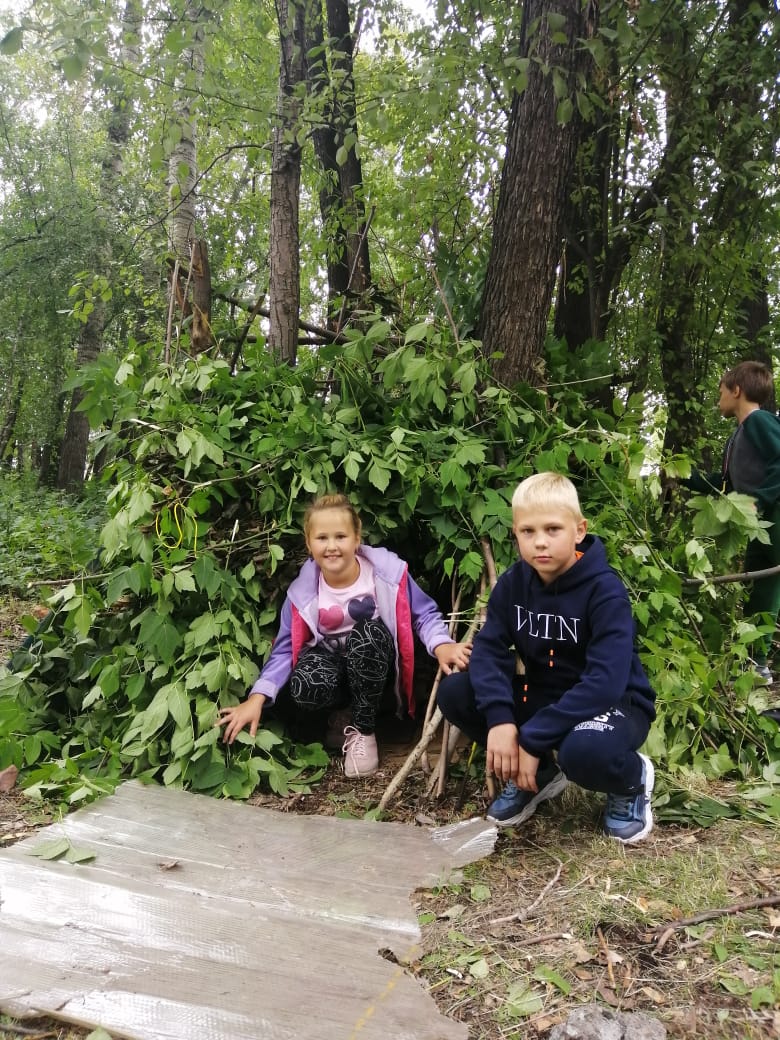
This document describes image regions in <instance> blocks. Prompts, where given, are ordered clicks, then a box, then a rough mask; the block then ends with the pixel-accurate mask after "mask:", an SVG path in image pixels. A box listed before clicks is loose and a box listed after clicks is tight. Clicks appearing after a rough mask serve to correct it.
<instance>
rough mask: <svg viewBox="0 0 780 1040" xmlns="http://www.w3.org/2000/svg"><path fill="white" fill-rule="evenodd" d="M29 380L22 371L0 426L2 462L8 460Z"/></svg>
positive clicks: (0, 457)
mask: <svg viewBox="0 0 780 1040" xmlns="http://www.w3.org/2000/svg"><path fill="white" fill-rule="evenodd" d="M26 382H27V374H26V373H25V372H22V373H21V374H20V375H19V378H18V380H17V381H16V387H15V388H14V391H13V394H12V395H11V397H10V400H9V402H8V411H7V412H6V414H5V419H4V420H3V425H2V428H0V463H3V462H5V461H6V455H7V454H8V447H9V445H10V443H11V438H12V436H13V432H14V427H15V426H16V420H17V418H18V417H19V409H20V408H21V406H22V397H23V396H24V384H25V383H26Z"/></svg>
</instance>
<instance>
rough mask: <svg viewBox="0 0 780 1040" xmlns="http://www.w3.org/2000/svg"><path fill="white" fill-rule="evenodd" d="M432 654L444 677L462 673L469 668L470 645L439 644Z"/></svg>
mask: <svg viewBox="0 0 780 1040" xmlns="http://www.w3.org/2000/svg"><path fill="white" fill-rule="evenodd" d="M433 653H434V655H435V657H436V660H437V661H438V662H439V667H440V668H441V670H442V671H443V672H444V674H445V675H450V674H451V673H452V672H454V671H458V672H463V671H465V670H466V668H468V666H469V658H470V657H471V643H439V645H438V646H437V647H436V648H435V649H434V651H433Z"/></svg>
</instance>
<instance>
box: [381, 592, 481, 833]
mask: <svg viewBox="0 0 780 1040" xmlns="http://www.w3.org/2000/svg"><path fill="white" fill-rule="evenodd" d="M484 581H485V578H484V575H483V577H482V588H481V592H484ZM481 616H482V612H481V613H480V618H481ZM480 618H474V619H473V621H472V622H471V624H470V625H469V629H468V632H467V633H466V635H465V637H464V639H463V642H464V643H467V642H468V641H469V639H471V638H472V637H473V635H474V633H475V632H476V630H477V626H478V624H479V620H480ZM440 680H441V669H440V670H439V672H438V673H437V675H436V681H435V683H434V686H435V688H436V689H438V685H439V681H440ZM432 698H433V699H434V700H435V696H434V695H433V694H432ZM442 718H443V716H442V713H441V710H440V709H439V707H438V705H437V706H436V708H435V709H434V711H433V714H432V715H431V717H430V719H429V720H428V722H427V723H426V724H425V725H424V726H423V731H422V736H421V737H420V740H419V741H418V743H417V745H416V747H415V748H414V749H413V750H412V752H411V754H410V755H409V757H408V758H407V759H406V761H405V762H404V763H403V765H402V766H401V768H400V769H399V770H398V772H397V773H396V774H395V776H394V777H393V779H392V780H391V781H390V783H389V784H388V785H387V788H386V789H385V793H384V794H383V795H382V797H381V798H380V800H379V805H378V806H377V808H378V809H379V810H380V812H381V811H382V810H383V809H385V808H386V807H387V804H388V802H389V801H390V800H391V798H392V797H393V795H394V794H395V793H396V791H397V790H398V788H399V787H400V786H401V784H402V783H403V782H404V780H405V779H406V778H407V776H408V775H409V773H411V771H412V770H413V769H414V767H415V766H416V765H417V763H418V762H419V761H420V759H421V758H422V756H423V754H424V752H425V751H426V750H427V748H428V745H429V744H430V742H431V741H432V740H433V737H434V734H435V733H436V730H437V729H438V728H439V724H440V723H441V721H442Z"/></svg>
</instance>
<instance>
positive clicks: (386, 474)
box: [368, 459, 390, 491]
mask: <svg viewBox="0 0 780 1040" xmlns="http://www.w3.org/2000/svg"><path fill="white" fill-rule="evenodd" d="M368 479H369V481H370V482H371V483H372V484H373V485H374V487H375V488H377V489H378V490H379V491H386V490H387V486H388V484H389V483H390V471H389V470H388V469H385V468H384V467H383V466H382V465H380V463H379V462H378V461H377V460H376V459H375V460H374V463H373V465H372V466H371V468H370V469H369V471H368Z"/></svg>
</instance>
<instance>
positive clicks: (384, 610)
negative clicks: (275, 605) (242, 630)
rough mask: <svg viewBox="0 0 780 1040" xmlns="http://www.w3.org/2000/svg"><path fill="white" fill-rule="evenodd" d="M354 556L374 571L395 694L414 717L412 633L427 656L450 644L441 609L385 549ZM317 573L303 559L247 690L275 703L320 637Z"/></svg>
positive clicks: (366, 550) (401, 706) (401, 562)
mask: <svg viewBox="0 0 780 1040" xmlns="http://www.w3.org/2000/svg"><path fill="white" fill-rule="evenodd" d="M358 555H359V556H364V557H365V558H366V559H367V560H368V561H369V563H370V564H371V565H372V566H373V568H374V584H375V587H376V604H377V613H378V615H379V617H380V618H381V619H382V620H383V621H384V623H385V624H386V625H387V627H388V629H389V631H390V634H391V636H392V637H393V643H394V644H395V655H396V656H395V694H396V701H397V703H398V713H399V715H403V714H404V711H408V713H409V714H410V715H411V716H412V717H413V716H414V708H415V704H414V689H413V678H414V635H415V633H416V634H417V636H418V638H419V639H420V642H421V643H422V644H423V646H424V647H425V649H426V650H427V651H428V653H429V654H431V656H433V651H434V650H435V648H436V647H437V646H440V645H441V644H442V643H454V642H455V640H454V639H453V638H452V636H451V635H450V634H449V632H448V631H447V626H446V625H445V624H444V619H443V618H442V616H441V611H440V610H439V608H438V607H437V605H436V603H435V602H434V601H433V600H432V599H431V598H430V596H427V595H426V594H425V593H424V592H423V590H422V589H421V588H420V586H419V585H418V584H417V582H416V581H415V580H414V578H413V577H412V576H411V575H410V574H409V567H408V565H407V564H406V562H405V561H404V560H402V559H401V558H400V556H396V554H395V553H394V552H391V551H390V550H389V549H382V548H377V547H371V546H368V545H361V546H360V548H359V549H358ZM319 579H320V569H319V567H318V566H317V564H316V563H315V562H314V560H307V561H306V563H304V565H303V567H301V569H300V571H299V573H298V576H297V578H295V580H294V581H293V582H292V583H291V585H290V587H289V589H288V590H287V596H286V597H285V601H284V605H283V607H282V614H281V619H280V624H279V632H278V634H277V636H276V639H275V640H274V645H273V647H272V649H271V654H270V656H269V658H268V660H267V661H266V663H265V665H264V667H263V670H262V671H261V673H260V676H259V678H258V679H257V681H256V682H255V684H254V686H253V687H252V689H251V690H250V691H249V694H250V696H251V695H252V694H253V693H262V694H264V695H265V696H266V697H267V698H268V700H269V701H271V702H273V701H274V700H276V695H277V694H278V692H279V690H280V689H281V688H282V687H283V686H284V685H285V683H286V682H287V681H288V680H289V678H290V673H291V672H292V670H293V668H294V667H295V664H296V662H297V661H298V656H299V654H300V652H301V650H302V649H303V647H304V646H306V645H307V644H309V643H312V642H313V643H314V644H317V643H319V642H321V641H322V636H321V635H320V633H319V631H318V630H317V614H318V610H319V604H318V590H319Z"/></svg>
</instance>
